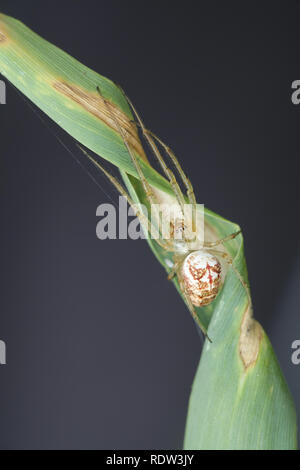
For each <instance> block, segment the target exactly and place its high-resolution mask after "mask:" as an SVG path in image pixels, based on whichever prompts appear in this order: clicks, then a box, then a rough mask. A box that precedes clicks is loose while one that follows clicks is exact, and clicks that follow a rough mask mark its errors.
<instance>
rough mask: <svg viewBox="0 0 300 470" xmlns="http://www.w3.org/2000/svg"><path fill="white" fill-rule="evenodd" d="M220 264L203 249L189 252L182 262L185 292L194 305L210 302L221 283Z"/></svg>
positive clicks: (199, 305)
mask: <svg viewBox="0 0 300 470" xmlns="http://www.w3.org/2000/svg"><path fill="white" fill-rule="evenodd" d="M221 269H222V268H221V264H220V262H219V260H218V259H217V258H216V257H215V256H213V255H211V254H210V253H208V252H207V251H205V250H198V251H194V252H192V253H190V254H189V255H188V256H187V257H186V258H185V260H184V262H183V264H182V279H183V283H184V288H185V290H186V293H187V294H188V296H189V297H190V299H191V302H192V304H193V305H195V306H196V307H203V306H204V305H208V304H210V303H211V302H212V301H213V300H214V299H215V298H216V296H217V294H218V292H219V289H220V285H221Z"/></svg>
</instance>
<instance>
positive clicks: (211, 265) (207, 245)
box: [78, 87, 251, 342]
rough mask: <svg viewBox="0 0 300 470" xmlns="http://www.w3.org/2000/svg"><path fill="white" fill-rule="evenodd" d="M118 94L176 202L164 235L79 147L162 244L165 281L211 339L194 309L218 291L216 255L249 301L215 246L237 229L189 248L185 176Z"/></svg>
mask: <svg viewBox="0 0 300 470" xmlns="http://www.w3.org/2000/svg"><path fill="white" fill-rule="evenodd" d="M97 91H98V93H99V95H100V97H101V99H102V100H103V103H104V105H105V106H106V108H107V110H108V112H109V114H110V116H111V118H112V121H113V122H114V124H115V128H116V130H117V131H118V133H119V134H120V136H121V137H122V140H123V142H124V145H125V146H126V148H127V151H128V153H129V155H130V158H131V161H132V163H133V165H134V167H135V169H136V172H137V175H138V177H139V179H140V181H141V184H142V187H143V190H144V194H145V198H146V200H147V202H148V204H149V205H150V207H151V208H153V207H157V206H159V198H158V193H157V191H156V190H155V189H154V188H153V187H152V186H151V185H150V184H149V182H148V181H147V179H146V177H145V175H144V173H143V170H142V166H141V164H140V163H139V159H138V158H137V157H136V155H135V152H134V150H133V149H132V147H131V145H130V143H129V139H128V137H127V135H126V133H125V131H124V129H123V128H122V127H121V125H120V124H119V122H118V120H117V118H116V116H115V115H114V112H113V109H112V107H111V105H110V102H109V101H108V100H107V99H105V98H104V97H103V94H102V92H101V89H100V87H97ZM121 92H122V93H123V95H124V97H125V98H126V100H127V102H128V104H129V106H130V108H131V109H132V111H133V114H134V116H135V120H134V121H133V123H134V124H136V125H137V126H138V127H139V128H140V129H141V132H142V134H143V136H144V138H145V140H146V141H147V143H148V144H149V146H150V148H151V149H152V152H153V154H154V156H155V157H156V159H157V161H158V163H159V164H160V166H161V168H162V171H163V173H164V174H165V177H166V178H167V179H168V181H169V183H170V187H171V188H172V190H173V193H174V196H175V199H176V201H177V205H178V208H179V213H180V215H179V216H177V218H175V219H174V221H172V222H171V223H170V227H169V228H170V237H165V238H164V237H163V236H162V233H161V231H160V229H159V228H157V225H156V224H153V223H152V218H151V224H150V226H149V219H148V218H147V217H146V216H145V214H144V213H143V211H142V210H138V209H137V207H136V204H134V202H133V200H132V198H131V196H130V195H129V194H128V192H127V190H126V189H125V188H124V187H123V185H122V184H121V183H120V182H119V181H118V180H117V179H116V178H115V177H114V176H112V175H111V174H110V173H109V171H107V170H106V169H105V168H104V167H103V166H102V165H101V164H100V163H99V162H98V161H97V160H95V159H94V158H93V157H92V156H91V155H90V154H89V153H88V152H87V151H86V150H85V149H83V148H82V147H81V146H80V145H78V146H79V148H80V149H81V150H82V151H83V152H84V154H85V155H86V156H87V157H88V158H89V159H90V160H91V161H92V163H93V164H94V165H95V166H96V167H97V168H98V169H100V170H101V171H102V172H103V173H104V174H105V176H106V177H107V178H108V179H109V181H110V182H111V183H112V184H113V186H114V187H115V188H116V189H117V190H118V191H119V193H120V194H121V195H122V196H123V197H125V198H126V200H127V202H128V204H129V205H130V206H131V207H133V209H134V211H135V214H136V216H137V217H138V218H139V220H140V222H141V224H142V226H143V227H144V228H145V227H146V230H147V231H148V232H149V233H151V236H152V237H153V234H154V235H155V237H154V238H155V241H156V242H157V243H158V244H159V245H160V247H161V248H163V249H164V250H165V251H166V252H169V253H172V267H171V268H170V271H169V274H168V279H169V280H171V279H173V278H174V277H177V279H178V283H179V285H180V288H181V291H182V293H183V296H184V299H185V302H186V305H187V307H188V309H189V311H190V313H191V315H192V317H193V319H194V320H195V322H196V323H197V325H198V326H199V327H200V329H201V330H202V332H203V333H204V335H205V336H206V337H207V339H208V340H209V341H210V342H211V339H210V338H209V337H208V335H207V330H206V328H205V326H204V324H203V323H202V322H201V320H200V318H199V316H198V315H197V313H196V310H195V307H203V306H206V305H209V304H210V303H211V302H213V300H215V298H216V297H217V295H218V293H219V292H220V290H221V288H222V285H223V281H224V268H223V265H222V263H221V262H220V260H221V259H222V260H224V261H225V262H226V263H227V264H228V265H229V266H231V267H232V269H233V270H234V272H235V274H236V275H237V277H238V279H239V280H240V282H241V284H242V286H243V287H244V289H245V290H246V292H247V296H248V298H249V301H250V302H251V300H250V294H249V288H248V285H247V284H246V283H245V281H244V280H243V278H242V276H241V274H240V273H239V271H238V270H237V268H236V267H235V266H234V264H233V259H232V258H231V257H230V255H229V254H228V253H226V252H224V251H220V250H218V249H217V247H219V246H220V245H223V244H224V243H225V242H227V241H229V240H232V239H234V238H236V237H237V236H238V235H240V233H241V230H238V231H236V232H234V233H232V234H230V235H228V236H226V237H225V238H222V239H219V240H216V241H213V242H206V241H203V242H202V246H201V248H199V246H198V247H197V246H196V247H195V238H194V237H193V236H190V233H192V234H193V235H195V214H196V211H197V202H196V198H195V194H194V190H193V186H192V184H191V182H190V180H189V179H188V178H187V176H186V175H185V173H184V171H183V169H182V168H181V166H180V164H179V161H178V159H177V157H176V156H175V154H174V153H173V151H172V150H171V149H170V148H169V147H168V146H167V145H166V144H165V143H164V142H163V141H162V140H161V139H160V138H159V137H157V136H156V135H155V134H154V133H153V132H151V131H150V130H148V129H147V128H146V127H145V125H144V123H143V121H142V119H141V117H140V116H139V114H138V112H137V111H136V109H135V107H134V106H133V104H132V102H131V101H130V99H129V98H128V97H127V96H126V94H125V93H124V91H123V90H122V89H121ZM158 146H161V147H162V148H163V149H164V151H165V152H166V154H167V155H168V156H169V158H170V160H171V162H172V164H173V165H174V167H175V169H176V170H177V172H178V174H179V176H180V178H181V182H182V184H183V186H184V187H185V189H186V195H184V194H183V192H182V190H181V188H180V185H179V183H178V182H177V180H176V177H175V175H174V173H173V171H172V170H171V169H170V168H169V167H168V166H167V164H166V162H165V160H164V158H163V156H162V154H161V152H160V150H159V148H158ZM186 199H187V201H188V204H189V205H190V207H191V208H192V217H191V220H188V221H187V220H186V219H185V217H184V214H185V212H184V208H185V205H186ZM156 216H157V217H158V214H156Z"/></svg>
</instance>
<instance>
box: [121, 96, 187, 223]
mask: <svg viewBox="0 0 300 470" xmlns="http://www.w3.org/2000/svg"><path fill="white" fill-rule="evenodd" d="M119 88H120V89H121V91H122V93H123V95H124V96H125V98H126V100H127V101H128V103H129V105H130V107H131V108H132V111H133V113H134V115H135V117H136V119H137V123H138V125H139V127H140V128H141V130H142V133H143V135H144V137H145V139H146V140H147V142H148V144H149V146H150V147H151V149H152V151H153V153H154V155H155V157H156V159H157V160H158V162H159V164H160V166H161V168H162V170H163V172H164V173H165V175H166V177H167V178H168V180H169V182H170V185H171V187H172V189H173V191H174V194H175V197H176V199H177V202H178V204H179V206H180V208H181V212H182V215H183V216H184V206H185V199H184V196H183V194H182V191H181V189H180V186H179V184H178V182H177V180H176V177H175V175H174V173H173V171H172V170H171V169H170V168H169V167H168V166H167V165H166V163H165V160H164V158H163V156H162V154H161V153H160V151H159V150H158V148H157V145H156V144H155V142H154V139H156V140H157V141H158V142H159V143H160V144H161V145H162V146H163V147H164V148H165V150H166V151H167V153H168V154H169V155H170V158H171V160H172V161H173V162H174V164H175V166H176V168H177V170H178V171H179V174H180V176H181V177H182V176H184V178H185V180H184V181H188V180H187V178H186V177H185V175H184V173H183V171H182V169H181V166H180V165H179V162H178V160H177V159H176V157H175V156H174V155H171V154H170V149H169V148H168V147H167V146H166V145H165V144H163V143H162V142H161V141H160V140H159V139H158V138H156V136H155V135H154V134H153V133H152V132H150V131H149V130H148V129H147V128H146V127H145V125H144V123H143V121H142V119H141V117H140V115H139V114H138V112H137V110H136V109H135V107H134V105H133V104H132V102H131V100H130V99H129V98H128V96H127V95H126V94H125V92H124V90H122V88H121V87H119ZM152 137H153V138H154V139H153V138H152ZM190 186H191V185H190ZM191 192H192V194H194V192H193V191H191ZM189 202H190V203H191V201H190V200H189ZM195 202H196V201H193V204H194V203H195ZM193 210H194V206H193ZM193 231H195V230H194V214H193Z"/></svg>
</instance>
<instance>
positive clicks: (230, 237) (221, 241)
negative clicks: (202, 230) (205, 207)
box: [203, 230, 242, 248]
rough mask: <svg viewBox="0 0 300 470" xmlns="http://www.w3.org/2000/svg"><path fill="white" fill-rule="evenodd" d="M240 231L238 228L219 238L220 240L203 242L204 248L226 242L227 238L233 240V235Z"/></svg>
mask: <svg viewBox="0 0 300 470" xmlns="http://www.w3.org/2000/svg"><path fill="white" fill-rule="evenodd" d="M241 232H242V231H241V230H238V231H237V232H234V233H231V234H230V235H227V237H224V238H221V239H220V240H217V241H215V242H204V243H203V246H204V247H205V248H210V247H211V248H213V247H214V246H218V245H221V244H223V243H225V242H228V241H229V240H233V239H234V238H235V237H237V236H238V235H239V234H240V233H241Z"/></svg>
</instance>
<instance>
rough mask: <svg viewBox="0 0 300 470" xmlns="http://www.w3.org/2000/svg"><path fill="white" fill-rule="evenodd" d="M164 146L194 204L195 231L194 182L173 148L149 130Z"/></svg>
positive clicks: (190, 201)
mask: <svg viewBox="0 0 300 470" xmlns="http://www.w3.org/2000/svg"><path fill="white" fill-rule="evenodd" d="M147 132H148V133H149V134H150V135H151V136H152V137H153V138H154V139H155V140H156V141H157V142H158V143H159V144H160V145H161V146H162V147H163V148H164V150H165V151H166V152H167V154H168V155H169V157H170V159H171V161H172V163H173V164H174V166H175V168H176V170H177V171H178V173H179V175H180V177H181V180H182V182H183V184H184V185H185V187H186V190H187V197H188V201H189V204H191V205H192V209H193V231H195V218H196V207H197V201H196V197H195V193H194V189H193V186H192V183H191V182H190V180H189V179H188V177H187V176H186V174H185V173H184V171H183V169H182V167H181V165H180V163H179V161H178V159H177V157H176V155H175V154H174V152H173V150H171V149H170V147H169V146H168V145H166V144H165V143H164V142H163V141H162V140H161V139H160V138H159V137H157V135H155V134H154V132H152V131H149V130H148V131H147Z"/></svg>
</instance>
